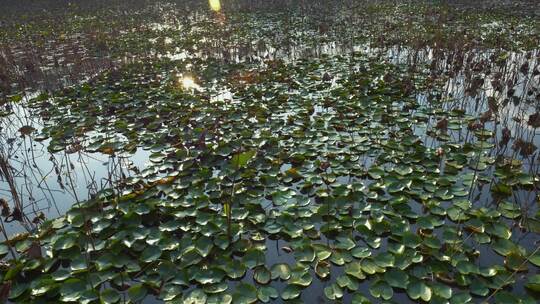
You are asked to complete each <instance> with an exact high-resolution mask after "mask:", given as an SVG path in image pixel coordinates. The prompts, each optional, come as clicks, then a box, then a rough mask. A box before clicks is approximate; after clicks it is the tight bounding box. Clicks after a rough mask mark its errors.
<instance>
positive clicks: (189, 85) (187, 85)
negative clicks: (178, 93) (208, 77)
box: [179, 76, 199, 90]
mask: <svg viewBox="0 0 540 304" xmlns="http://www.w3.org/2000/svg"><path fill="white" fill-rule="evenodd" d="M179 81H180V83H181V84H182V87H183V88H184V89H185V90H198V89H199V85H198V84H197V83H195V80H194V79H193V77H191V76H183V77H182V78H181V79H180V80H179Z"/></svg>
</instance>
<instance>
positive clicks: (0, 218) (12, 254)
mask: <svg viewBox="0 0 540 304" xmlns="http://www.w3.org/2000/svg"><path fill="white" fill-rule="evenodd" d="M0 225H1V226H2V234H3V235H4V238H5V240H6V241H7V240H8V239H9V237H8V235H7V232H6V227H5V226H4V220H3V219H2V217H1V216H0ZM5 244H6V245H7V247H8V249H9V252H10V253H11V256H12V257H13V258H14V259H16V258H17V256H16V255H15V251H14V250H13V247H11V243H10V242H5Z"/></svg>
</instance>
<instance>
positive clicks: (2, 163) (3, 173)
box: [0, 151, 32, 231]
mask: <svg viewBox="0 0 540 304" xmlns="http://www.w3.org/2000/svg"><path fill="white" fill-rule="evenodd" d="M0 177H3V178H4V179H5V180H6V182H7V183H8V185H9V189H10V192H11V196H12V198H13V203H14V205H15V207H14V211H13V214H12V217H13V219H15V216H14V214H15V213H16V212H17V211H18V212H20V219H17V220H20V222H21V224H22V225H23V226H24V228H25V229H26V230H27V231H32V224H31V221H30V220H29V219H28V217H27V216H26V215H25V214H24V212H23V205H22V202H21V200H20V197H19V194H18V192H17V187H16V186H15V179H14V177H13V174H12V171H11V168H10V166H9V163H8V160H7V157H6V156H5V154H4V153H3V151H0Z"/></svg>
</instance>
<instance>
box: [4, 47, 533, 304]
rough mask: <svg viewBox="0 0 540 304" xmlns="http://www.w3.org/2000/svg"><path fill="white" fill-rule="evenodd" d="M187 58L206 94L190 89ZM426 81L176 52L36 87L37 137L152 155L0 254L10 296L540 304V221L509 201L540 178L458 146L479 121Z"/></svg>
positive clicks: (313, 62)
mask: <svg viewBox="0 0 540 304" xmlns="http://www.w3.org/2000/svg"><path fill="white" fill-rule="evenodd" d="M188 69H189V70H190V72H189V73H191V74H192V75H196V77H195V78H194V80H193V81H194V82H195V83H196V84H197V86H196V87H195V86H194V87H183V86H182V77H185V75H182V76H180V75H179V72H185V71H186V70H188ZM423 85H424V80H423V78H421V77H417V76H414V75H410V74H408V73H407V72H406V69H405V68H404V67H400V66H394V65H390V64H385V63H382V62H380V61H378V60H376V59H372V58H370V57H369V56H365V55H364V54H360V53H354V54H350V55H347V56H323V57H321V58H319V59H309V60H307V59H306V60H299V61H297V62H294V63H285V62H283V61H280V60H275V61H266V62H265V63H264V65H262V66H258V65H256V66H254V65H249V64H224V63H222V62H220V61H215V60H212V59H207V60H191V59H190V60H185V61H170V60H166V59H164V60H158V61H152V62H148V63H136V64H131V65H127V66H125V67H124V68H121V69H119V70H117V71H113V72H109V73H105V74H103V75H101V76H99V77H97V78H94V79H92V80H91V81H90V82H89V83H85V84H81V85H78V86H74V87H71V88H67V89H65V90H63V91H62V92H57V93H54V94H53V95H49V94H46V93H44V94H41V95H40V96H38V97H37V98H35V99H34V100H33V101H32V102H31V106H32V108H34V110H35V111H36V114H37V115H40V116H41V117H43V119H44V122H45V128H44V129H43V131H42V134H39V135H38V136H36V139H37V140H40V139H46V138H49V139H50V145H49V149H50V150H51V151H61V150H65V151H77V150H79V149H84V150H86V151H100V152H102V153H105V154H110V155H114V156H121V155H126V154H130V153H134V152H135V151H136V150H137V149H141V148H143V149H147V150H150V151H151V156H150V164H149V165H148V166H147V167H146V168H145V169H144V170H142V171H141V172H140V173H139V174H137V175H136V176H134V177H130V178H127V179H126V180H125V181H124V182H123V183H122V184H121V185H119V186H118V188H117V189H109V190H107V191H102V192H100V193H99V195H96V196H95V197H94V198H92V199H90V200H88V201H86V202H81V203H78V204H76V205H74V207H73V208H72V209H71V210H70V211H69V212H68V213H67V214H66V216H65V217H61V218H58V219H55V220H49V221H46V222H45V223H44V224H43V225H42V226H41V228H40V229H39V231H37V232H36V233H35V234H32V235H28V234H25V235H19V236H16V237H14V238H12V239H10V240H9V241H7V242H5V243H3V244H2V245H0V249H1V252H2V254H3V255H4V256H5V258H4V261H5V263H4V266H3V268H2V269H1V270H0V277H1V278H2V284H3V285H2V286H3V290H8V291H9V299H10V301H13V302H36V303H41V302H78V303H94V302H96V303H97V302H101V303H117V302H122V303H123V302H127V301H130V302H132V303H138V302H141V301H150V300H149V299H150V298H153V299H159V300H161V301H166V302H170V303H255V302H272V301H278V300H279V299H281V300H284V301H286V302H287V303H302V302H311V301H315V300H318V301H335V302H340V301H343V302H347V303H349V302H352V303H371V302H388V303H392V302H398V301H399V302H404V301H413V302H422V301H424V302H430V303H467V302H476V301H482V300H486V301H494V302H496V303H535V302H536V300H535V296H536V295H535V294H534V292H537V291H538V290H539V289H540V275H539V274H538V273H539V270H540V269H539V266H540V252H539V250H538V248H534V246H533V244H532V242H529V243H526V244H525V245H521V244H520V240H519V239H518V238H521V237H522V236H524V235H525V236H526V235H527V234H529V235H531V234H532V235H533V237H534V236H537V235H538V233H539V229H538V224H535V223H538V213H537V212H536V211H535V210H536V209H533V210H529V211H528V212H526V213H525V214H524V213H523V210H522V208H521V206H520V205H519V204H520V202H519V201H516V200H513V199H512V196H514V197H515V196H518V197H519V195H522V194H523V193H534V191H535V190H534V189H536V186H537V184H538V178H537V177H535V176H532V175H531V174H530V173H527V171H525V170H524V169H523V166H522V161H521V160H519V158H517V157H516V158H514V159H508V158H505V159H501V160H499V161H495V158H494V157H493V156H491V155H490V154H489V153H488V151H490V149H491V148H492V147H493V141H494V137H495V134H494V133H493V132H491V131H489V130H488V129H487V128H477V129H476V130H475V131H471V134H470V135H468V138H469V140H467V141H461V142H460V141H454V140H452V136H450V135H451V133H452V132H458V131H460V130H468V126H469V125H470V123H471V122H474V121H476V120H477V118H476V117H471V116H469V115H466V114H465V113H464V111H460V110H459V109H454V110H451V111H448V110H445V109H444V107H443V104H442V103H437V102H430V103H425V102H423V101H422V100H421V99H419V98H418V95H417V93H418V92H419V91H421V90H422V88H423ZM445 120H446V121H447V122H446V124H445V123H444V121H445ZM441 121H442V122H443V123H441ZM419 130H424V131H423V132H420V133H421V134H419ZM493 172H494V173H493ZM491 184H493V186H491ZM486 189H487V190H486ZM529 218H530V222H527V223H526V222H524V221H526V220H527V219H529ZM516 223H519V224H516ZM274 247H275V248H274ZM523 284H524V285H525V287H526V288H525V289H523V288H519V286H522V287H523Z"/></svg>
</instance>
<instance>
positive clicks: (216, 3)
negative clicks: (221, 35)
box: [208, 0, 221, 12]
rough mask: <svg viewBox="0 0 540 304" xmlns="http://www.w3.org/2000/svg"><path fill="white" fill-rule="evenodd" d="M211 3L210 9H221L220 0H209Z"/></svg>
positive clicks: (217, 10) (215, 10)
mask: <svg viewBox="0 0 540 304" xmlns="http://www.w3.org/2000/svg"><path fill="white" fill-rule="evenodd" d="M208 2H209V3H210V9H212V10H213V11H214V12H219V11H221V2H220V0H209V1H208Z"/></svg>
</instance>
